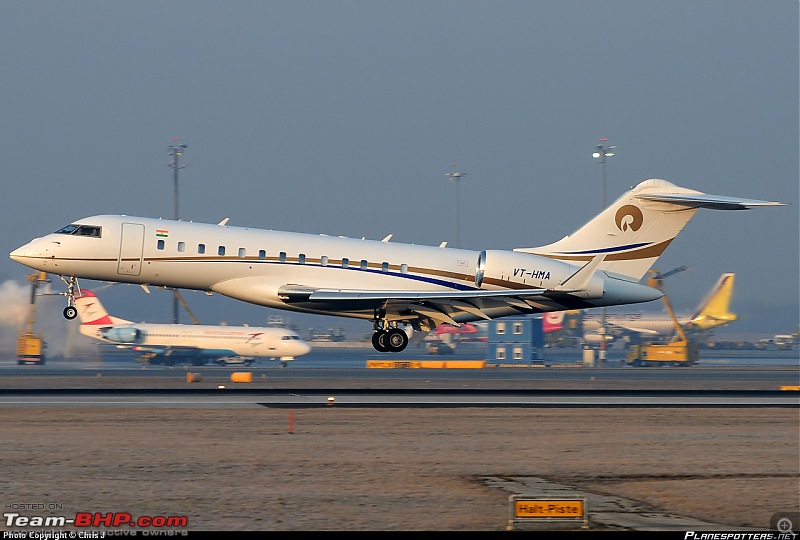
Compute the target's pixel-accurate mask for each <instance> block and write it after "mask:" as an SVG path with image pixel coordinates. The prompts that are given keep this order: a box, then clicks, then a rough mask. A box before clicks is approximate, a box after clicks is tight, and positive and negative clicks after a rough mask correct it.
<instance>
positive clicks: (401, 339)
mask: <svg viewBox="0 0 800 540" xmlns="http://www.w3.org/2000/svg"><path fill="white" fill-rule="evenodd" d="M385 341H386V346H387V348H388V349H389V351H390V352H400V351H402V350H403V349H405V348H406V346H407V345H408V336H407V335H406V333H405V332H403V331H402V330H400V329H399V328H392V329H391V330H389V331H388V332H387V333H386V340H385Z"/></svg>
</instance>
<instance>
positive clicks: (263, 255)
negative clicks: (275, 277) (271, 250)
mask: <svg viewBox="0 0 800 540" xmlns="http://www.w3.org/2000/svg"><path fill="white" fill-rule="evenodd" d="M258 258H259V259H262V260H263V259H266V258H267V250H266V249H259V250H258Z"/></svg>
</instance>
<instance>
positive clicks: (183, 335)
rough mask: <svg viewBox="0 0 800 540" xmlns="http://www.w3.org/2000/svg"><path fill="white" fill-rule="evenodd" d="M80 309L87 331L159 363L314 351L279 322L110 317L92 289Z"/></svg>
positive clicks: (287, 357)
mask: <svg viewBox="0 0 800 540" xmlns="http://www.w3.org/2000/svg"><path fill="white" fill-rule="evenodd" d="M75 308H76V309H77V310H78V317H80V320H81V326H80V332H81V334H83V335H85V336H88V337H90V338H92V339H96V340H98V341H102V342H104V343H110V344H113V345H116V346H117V347H122V348H130V349H133V350H135V351H138V352H141V353H143V355H147V356H148V357H153V358H155V359H156V361H157V363H163V364H168V365H172V364H175V363H192V364H194V365H202V364H205V363H207V362H208V361H209V360H213V361H215V362H217V363H225V362H226V361H232V359H238V360H241V363H244V364H247V365H249V364H251V363H255V362H256V361H257V359H258V358H263V357H266V358H270V359H273V360H274V359H275V358H279V359H280V362H281V365H282V366H285V365H286V362H289V361H291V360H294V359H295V358H296V357H298V356H302V355H304V354H306V353H308V352H310V351H311V347H310V346H309V345H308V343H306V342H305V341H303V340H302V339H300V336H298V335H297V334H296V333H295V332H292V331H291V330H287V329H285V328H278V327H273V326H268V327H260V328H257V327H254V326H206V325H182V324H150V323H133V322H131V321H126V320H125V319H120V318H117V317H112V316H110V315H109V314H108V312H107V311H106V309H105V308H104V307H103V304H101V303H100V299H99V298H97V296H95V294H94V293H93V292H92V291H89V290H87V289H84V290H83V291H82V292H81V295H80V296H77V297H76V298H75ZM238 360H237V361H238Z"/></svg>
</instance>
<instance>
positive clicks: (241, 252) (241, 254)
mask: <svg viewBox="0 0 800 540" xmlns="http://www.w3.org/2000/svg"><path fill="white" fill-rule="evenodd" d="M245 257H247V250H246V249H244V248H239V258H240V259H244V258H245Z"/></svg>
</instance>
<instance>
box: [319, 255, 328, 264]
mask: <svg viewBox="0 0 800 540" xmlns="http://www.w3.org/2000/svg"><path fill="white" fill-rule="evenodd" d="M319 265H320V266H328V256H327V255H323V256H322V258H321V259H320V260H319Z"/></svg>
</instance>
